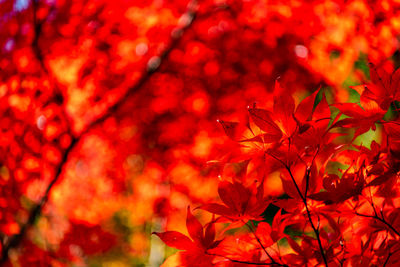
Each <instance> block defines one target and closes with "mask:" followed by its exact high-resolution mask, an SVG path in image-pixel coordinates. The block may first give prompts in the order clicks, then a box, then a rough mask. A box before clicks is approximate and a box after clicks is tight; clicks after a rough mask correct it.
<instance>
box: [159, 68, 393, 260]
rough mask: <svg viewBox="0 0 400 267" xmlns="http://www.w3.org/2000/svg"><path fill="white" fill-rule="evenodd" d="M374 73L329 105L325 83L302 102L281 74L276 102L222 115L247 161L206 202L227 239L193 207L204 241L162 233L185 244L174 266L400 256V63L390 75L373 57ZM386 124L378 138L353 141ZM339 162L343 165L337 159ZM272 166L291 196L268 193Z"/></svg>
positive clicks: (179, 246)
mask: <svg viewBox="0 0 400 267" xmlns="http://www.w3.org/2000/svg"><path fill="white" fill-rule="evenodd" d="M370 72H371V83H370V84H365V85H363V86H362V89H359V92H360V94H361V95H360V99H361V101H360V103H331V104H328V102H327V100H326V97H325V94H324V92H323V91H322V90H317V91H315V92H314V93H312V94H311V95H309V96H308V97H306V98H305V99H303V100H302V101H301V102H300V103H298V105H297V106H296V105H295V102H294V99H293V97H292V96H291V95H289V94H285V90H283V89H282V87H281V86H280V85H279V83H278V82H277V83H276V86H275V90H274V104H273V107H272V108H270V109H261V108H257V107H251V108H249V109H248V118H249V120H247V121H246V122H245V123H243V125H241V123H237V122H227V121H220V123H221V125H222V127H223V129H224V130H225V132H226V134H227V135H228V136H229V137H230V138H232V139H233V140H234V141H235V142H237V144H238V146H240V147H241V151H240V155H231V158H230V159H229V160H230V161H232V160H238V159H240V160H242V161H241V163H242V164H241V165H240V166H241V168H243V169H242V170H240V171H238V172H237V175H235V176H232V177H229V178H227V177H224V178H222V180H221V181H220V182H219V186H218V194H219V197H220V200H221V203H208V204H204V205H202V206H200V207H199V209H201V210H204V211H207V212H210V213H212V214H213V219H212V221H211V222H209V223H208V224H207V228H206V232H207V231H209V230H207V229H209V228H210V227H214V226H213V225H214V224H215V225H219V224H222V225H221V226H220V227H219V229H221V232H220V234H219V235H218V236H219V237H218V241H214V239H215V237H214V236H215V233H214V232H213V235H212V238H211V237H210V240H208V239H207V241H205V240H204V237H203V228H202V227H201V225H200V223H199V222H198V221H195V219H193V218H194V217H193V215H192V213H191V211H190V209H189V208H188V212H187V214H188V215H187V216H188V217H187V223H186V225H187V229H188V231H189V234H190V236H191V237H192V239H193V240H194V242H195V243H196V242H197V243H196V244H201V245H197V246H193V245H190V246H189V245H185V244H186V242H187V240H188V239H187V237H186V236H183V235H182V234H180V233H177V232H172V231H167V232H164V233H156V234H157V235H158V236H159V237H160V238H161V239H162V240H163V241H164V242H165V243H166V244H167V245H168V246H171V247H174V248H177V249H181V250H184V252H180V253H181V254H177V255H176V256H174V257H173V258H172V259H170V260H168V261H167V262H166V263H165V266H175V265H180V266H181V265H182V266H192V265H193V264H194V265H193V266H197V265H196V264H197V263H199V264H200V265H198V266H236V265H237V264H244V265H246V264H247V265H272V266H305V265H308V264H312V265H314V266H319V265H325V266H343V265H344V266H361V265H363V264H366V263H368V264H373V265H376V266H386V265H388V266H395V265H396V264H399V262H400V253H399V252H400V251H399V248H398V244H399V238H400V232H399V230H400V229H399V227H400V225H399V223H398V220H397V218H398V216H399V215H398V214H396V213H397V211H398V208H399V207H398V204H397V203H398V201H399V197H400V195H399V193H398V191H397V190H398V189H397V188H398V183H397V179H398V171H399V169H398V168H399V166H400V165H399V164H400V161H399V157H398V153H399V147H398V143H399V141H400V140H399V139H398V138H399V136H398V133H399V127H400V124H399V119H398V116H397V115H395V116H393V117H392V118H390V119H389V118H387V117H386V118H385V116H386V115H387V113H388V112H389V108H390V107H391V106H396V105H397V103H398V101H399V100H400V99H399V96H398V91H399V90H400V89H399V87H398V86H397V84H398V83H399V81H400V69H397V70H396V71H394V72H393V73H391V74H389V73H387V72H385V71H383V70H381V69H377V68H376V67H375V66H374V65H372V64H371V69H370ZM372 91H373V92H374V93H372ZM377 96H381V97H377ZM377 127H381V130H380V135H381V136H382V137H381V140H380V141H379V142H377V141H375V140H373V141H372V142H371V143H370V144H368V145H366V144H356V143H355V142H354V140H356V139H357V138H358V137H360V135H362V134H363V133H365V132H367V131H369V130H370V129H372V131H375V132H377V131H378V130H377ZM350 130H351V131H350ZM240 136H241V137H240ZM343 137H348V138H343ZM336 162H338V163H341V164H342V165H341V166H339V167H338V166H337V165H336V167H333V166H334V165H333V164H334V163H336ZM221 164H227V163H226V162H223V163H221ZM250 164H254V165H255V167H253V168H256V169H257V170H258V171H260V170H262V171H261V172H259V173H258V175H259V176H258V179H257V180H254V179H253V178H252V177H250V178H249V177H248V176H249V175H250V173H249V165H250ZM272 172H279V175H280V179H281V182H282V187H283V192H284V193H285V197H284V198H281V197H273V196H271V195H265V194H264V187H268V176H269V175H270V174H271V173H272ZM260 173H261V174H262V175H261V176H260ZM270 207H277V208H278V211H277V212H276V213H275V214H274V216H273V221H272V223H271V225H270V224H268V223H266V222H265V220H266V218H265V216H268V210H269V209H270ZM194 222H195V223H194ZM194 225H196V226H194ZM244 226H246V227H247V228H246V227H245V228H244V230H243V227H244ZM371 227H372V228H373V230H372V229H371ZM232 229H236V230H237V231H236V232H233V233H234V234H233V236H232V234H228V232H229V230H232ZM238 229H242V230H240V231H239V230H238ZM290 232H293V233H294V234H289V233H290ZM195 233H197V234H195ZM199 236H201V238H200V239H199ZM195 240H198V241H195ZM211 240H212V241H211ZM285 244H288V245H285ZM200 254H201V255H202V257H200V256H199V255H200ZM178 255H179V256H178ZM198 258H199V259H200V258H202V259H203V260H202V261H199V260H196V259H198Z"/></svg>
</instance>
